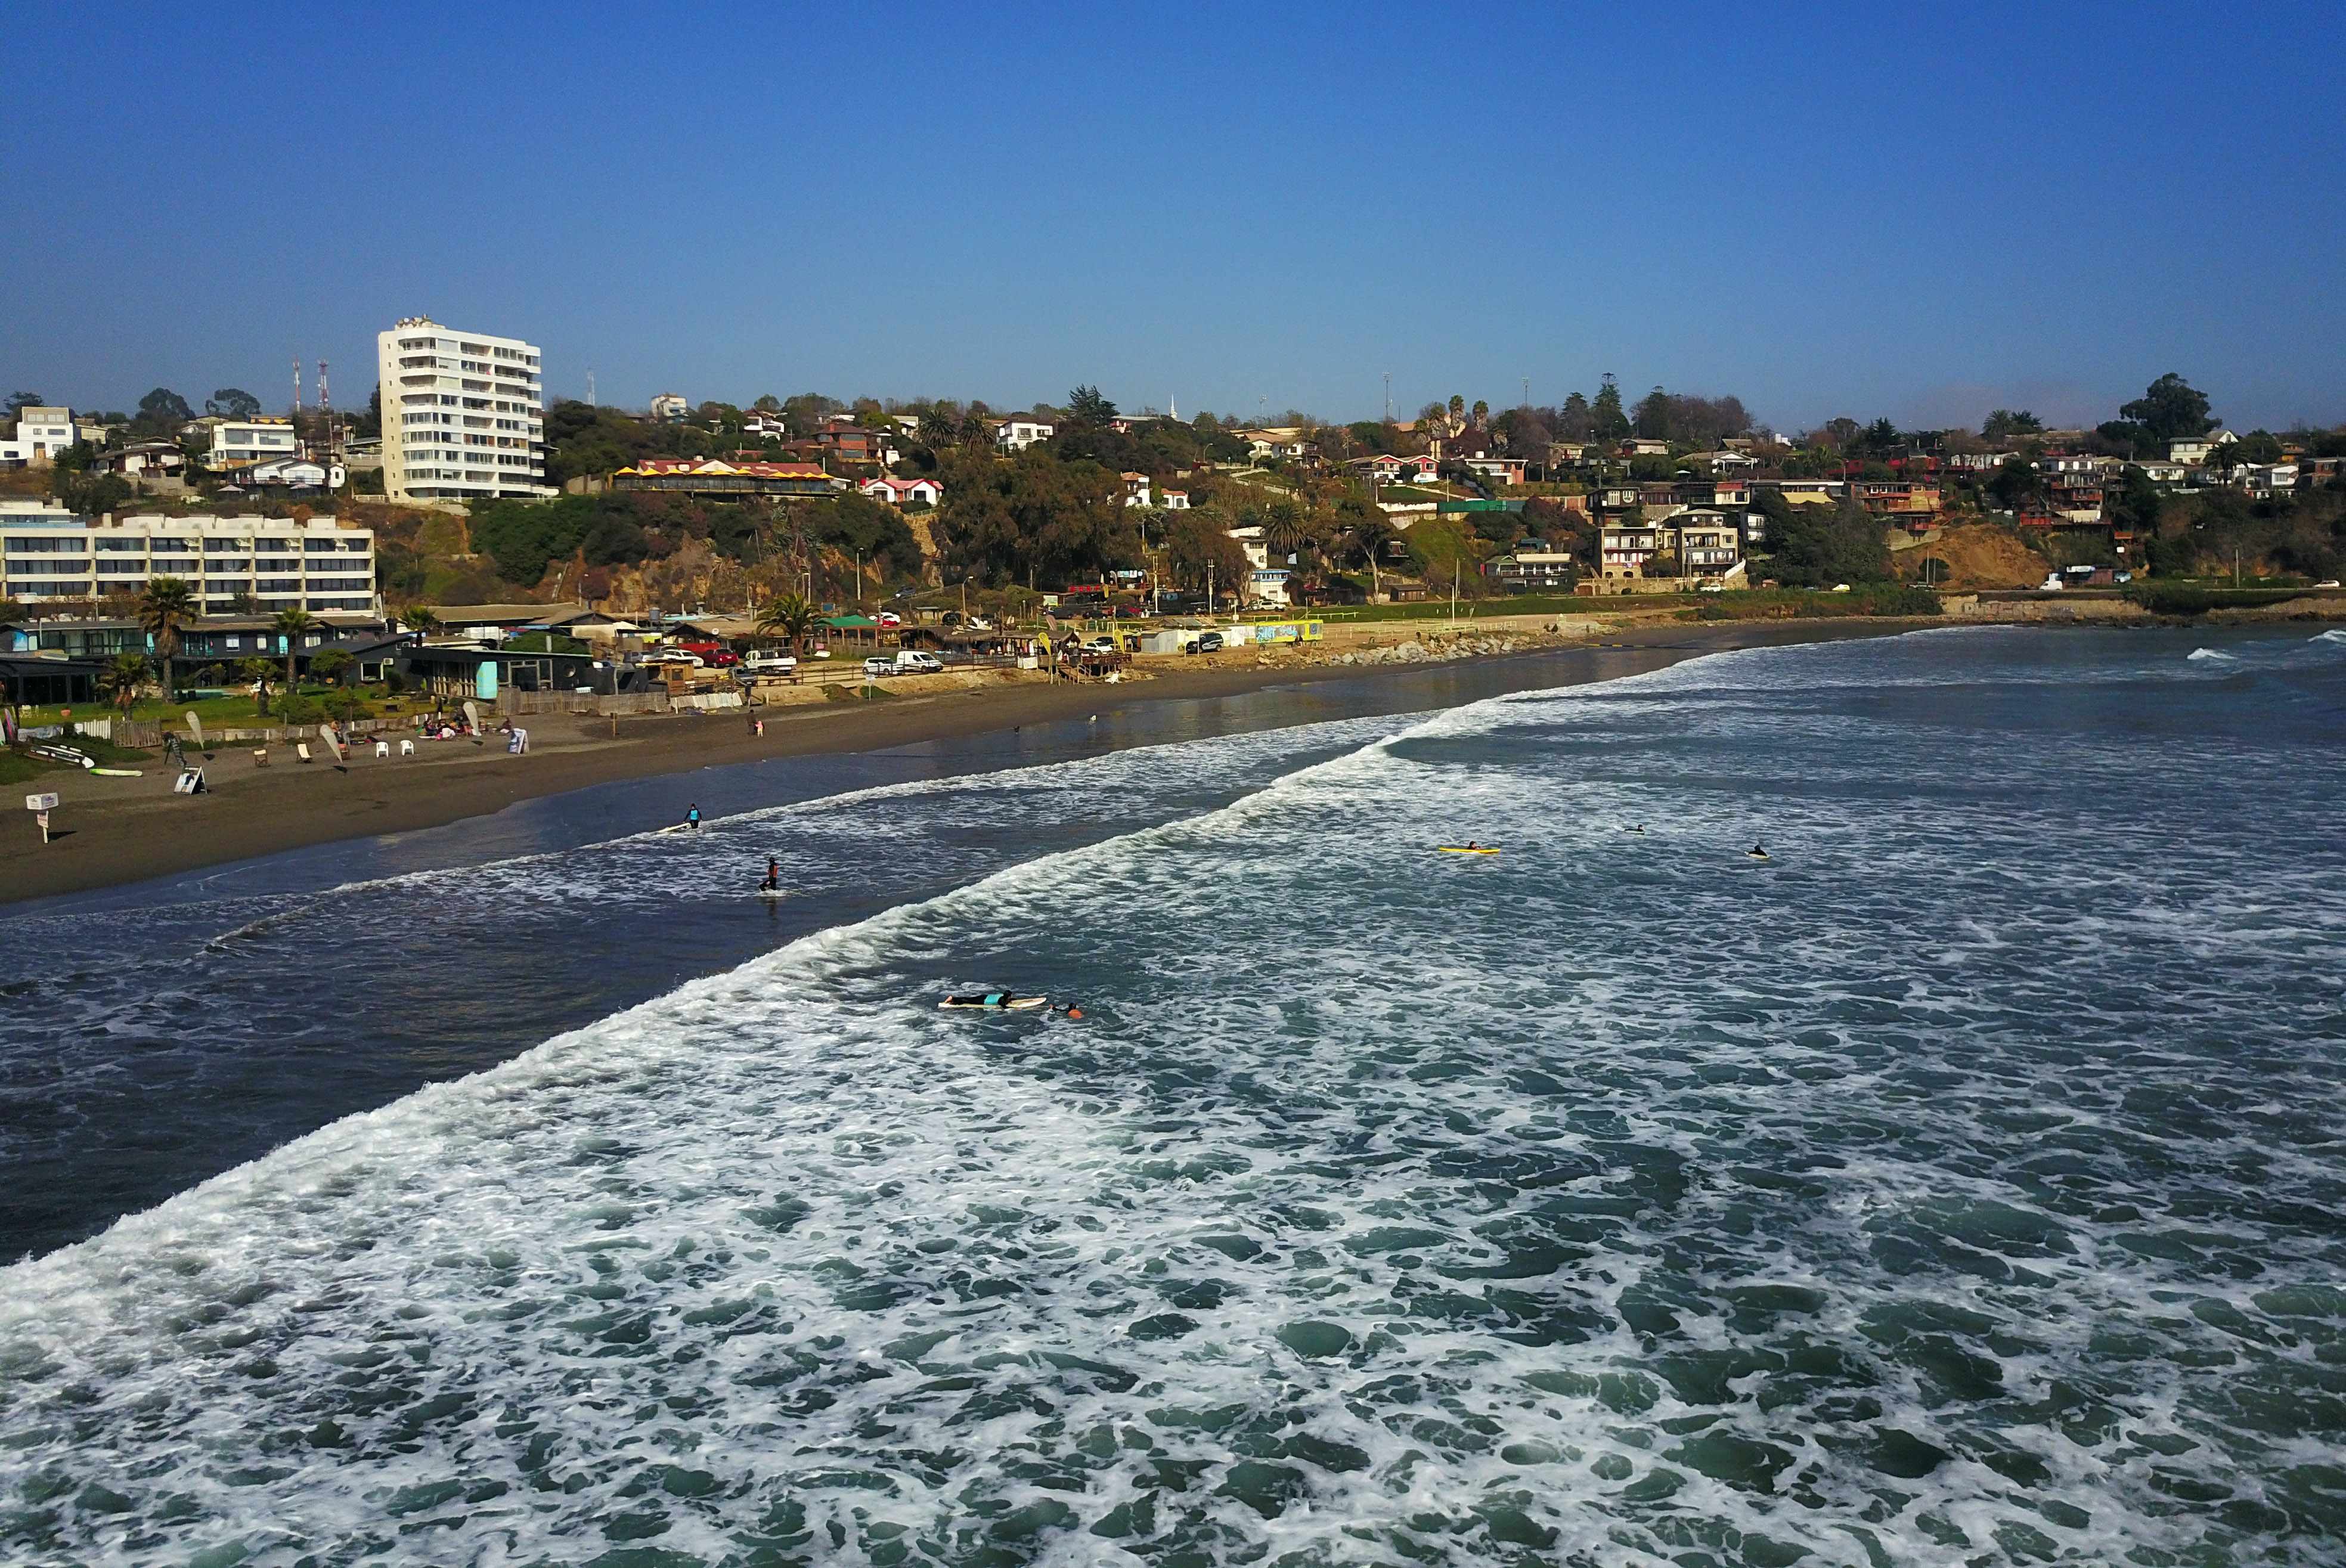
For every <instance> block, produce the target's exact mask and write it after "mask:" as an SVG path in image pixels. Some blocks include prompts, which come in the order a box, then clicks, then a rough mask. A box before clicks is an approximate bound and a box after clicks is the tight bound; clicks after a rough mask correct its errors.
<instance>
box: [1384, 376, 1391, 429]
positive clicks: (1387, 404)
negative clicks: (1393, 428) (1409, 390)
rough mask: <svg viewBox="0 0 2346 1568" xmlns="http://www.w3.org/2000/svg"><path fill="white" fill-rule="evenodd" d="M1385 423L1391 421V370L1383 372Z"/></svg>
mask: <svg viewBox="0 0 2346 1568" xmlns="http://www.w3.org/2000/svg"><path fill="white" fill-rule="evenodd" d="M1385 423H1387V424H1391V423H1392V372H1391V371H1387V372H1385Z"/></svg>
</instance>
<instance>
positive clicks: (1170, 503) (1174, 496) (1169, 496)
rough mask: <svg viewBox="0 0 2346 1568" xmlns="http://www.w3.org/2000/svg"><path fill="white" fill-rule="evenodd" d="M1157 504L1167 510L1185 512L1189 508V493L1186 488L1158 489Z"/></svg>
mask: <svg viewBox="0 0 2346 1568" xmlns="http://www.w3.org/2000/svg"><path fill="white" fill-rule="evenodd" d="M1157 504H1158V505H1159V506H1162V507H1163V508H1165V510H1166V511H1168V512H1187V511H1188V510H1189V493H1188V491H1186V490H1162V491H1159V492H1158V495H1157Z"/></svg>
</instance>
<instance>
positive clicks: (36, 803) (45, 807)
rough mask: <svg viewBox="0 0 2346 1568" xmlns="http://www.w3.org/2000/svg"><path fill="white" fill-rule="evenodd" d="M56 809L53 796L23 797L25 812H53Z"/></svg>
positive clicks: (55, 799)
mask: <svg viewBox="0 0 2346 1568" xmlns="http://www.w3.org/2000/svg"><path fill="white" fill-rule="evenodd" d="M25 809H26V810H27V811H54V810H56V809H57V798H56V796H55V795H27V796H26V797H25Z"/></svg>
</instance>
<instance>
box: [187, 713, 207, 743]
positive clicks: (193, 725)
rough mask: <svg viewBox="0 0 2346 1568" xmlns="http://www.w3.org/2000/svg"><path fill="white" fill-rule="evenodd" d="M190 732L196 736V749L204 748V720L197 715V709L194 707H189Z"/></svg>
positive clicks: (190, 734) (192, 735)
mask: <svg viewBox="0 0 2346 1568" xmlns="http://www.w3.org/2000/svg"><path fill="white" fill-rule="evenodd" d="M188 733H189V736H191V737H193V738H194V739H195V742H196V749H197V750H199V751H201V750H202V749H203V748H204V721H203V720H202V719H200V718H197V717H196V710H195V709H194V708H189V709H188Z"/></svg>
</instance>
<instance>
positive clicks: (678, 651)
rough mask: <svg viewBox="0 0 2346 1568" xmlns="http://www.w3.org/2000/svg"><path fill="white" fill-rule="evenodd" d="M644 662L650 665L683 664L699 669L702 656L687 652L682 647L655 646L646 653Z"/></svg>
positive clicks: (683, 665)
mask: <svg viewBox="0 0 2346 1568" xmlns="http://www.w3.org/2000/svg"><path fill="white" fill-rule="evenodd" d="M644 663H646V664H648V665H654V664H672V665H678V666H682V667H686V668H689V669H699V667H700V656H699V654H694V653H687V652H685V651H684V650H683V649H682V648H654V649H653V650H652V651H651V652H650V653H648V654H646V655H644Z"/></svg>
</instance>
